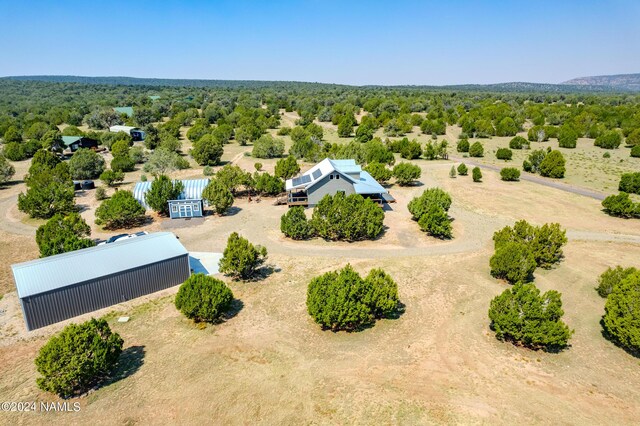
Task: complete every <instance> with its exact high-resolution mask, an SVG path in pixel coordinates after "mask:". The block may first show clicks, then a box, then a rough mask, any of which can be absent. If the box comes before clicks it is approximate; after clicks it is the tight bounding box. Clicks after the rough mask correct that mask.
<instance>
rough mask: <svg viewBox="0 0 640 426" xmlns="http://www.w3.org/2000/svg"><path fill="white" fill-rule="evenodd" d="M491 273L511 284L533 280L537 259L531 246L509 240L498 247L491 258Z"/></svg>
mask: <svg viewBox="0 0 640 426" xmlns="http://www.w3.org/2000/svg"><path fill="white" fill-rule="evenodd" d="M489 265H490V266H491V275H493V276H494V277H495V278H500V279H504V280H507V281H508V282H509V283H511V284H515V283H517V282H529V281H531V280H533V271H535V269H536V260H535V257H534V256H533V253H532V252H531V249H530V248H529V246H527V245H526V244H524V243H521V242H512V241H510V242H508V243H506V244H504V245H502V246H500V247H499V248H497V249H496V252H495V254H494V255H493V256H491V259H490V260H489Z"/></svg>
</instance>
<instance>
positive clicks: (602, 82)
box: [562, 74, 640, 91]
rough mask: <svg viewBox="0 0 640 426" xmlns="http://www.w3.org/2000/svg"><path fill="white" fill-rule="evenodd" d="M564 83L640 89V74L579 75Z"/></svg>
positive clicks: (632, 89)
mask: <svg viewBox="0 0 640 426" xmlns="http://www.w3.org/2000/svg"><path fill="white" fill-rule="evenodd" d="M562 84H569V85H572V86H606V87H610V88H614V89H622V90H631V91H640V74H616V75H596V76H592V77H579V78H574V79H572V80H569V81H565V82H564V83H562Z"/></svg>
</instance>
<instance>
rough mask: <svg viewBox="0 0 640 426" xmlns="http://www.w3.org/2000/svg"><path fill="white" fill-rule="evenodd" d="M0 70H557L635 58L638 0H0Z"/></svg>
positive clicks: (435, 74) (473, 74)
mask: <svg viewBox="0 0 640 426" xmlns="http://www.w3.org/2000/svg"><path fill="white" fill-rule="evenodd" d="M0 54H1V55H2V60H0V76H7V75H33V74H72V75H88V76H114V75H117V76H131V77H158V78H203V79H236V80H244V79H251V80H296V81H319V82H327V83H347V84H436V85H442V84H462V83H497V82H506V81H531V82H549V83H558V82H562V81H564V80H567V79H570V78H573V77H580V76H587V75H600V74H621V73H636V72H640V2H639V1H637V0H616V1H609V2H607V1H592V0H583V1H573V0H568V1H562V0H555V1H546V0H543V1H508V0H505V1H470V0H466V1H463V0H459V1H456V0H452V1H443V0H441V1H404V0H395V1H375V0H371V1H347V0H344V1H328V0H325V1H320V0H315V1H297V2H294V1H241V0H237V1H189V0H184V1H162V0H157V1H133V0H131V1H120V0H112V1H109V2H102V1H91V0H85V1H82V2H79V1H65V0H58V1H47V2H45V1H28V0H24V1H15V0H12V1H5V0H0Z"/></svg>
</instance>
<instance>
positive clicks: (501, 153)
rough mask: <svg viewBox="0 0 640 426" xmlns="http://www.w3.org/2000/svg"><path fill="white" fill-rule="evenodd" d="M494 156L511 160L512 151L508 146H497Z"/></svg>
mask: <svg viewBox="0 0 640 426" xmlns="http://www.w3.org/2000/svg"><path fill="white" fill-rule="evenodd" d="M496 158H497V159H498V160H505V161H506V160H511V158H513V151H511V150H510V149H509V148H498V150H497V151H496Z"/></svg>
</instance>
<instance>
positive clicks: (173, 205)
mask: <svg viewBox="0 0 640 426" xmlns="http://www.w3.org/2000/svg"><path fill="white" fill-rule="evenodd" d="M171 211H172V212H173V213H178V206H176V205H175V204H172V205H171Z"/></svg>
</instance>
